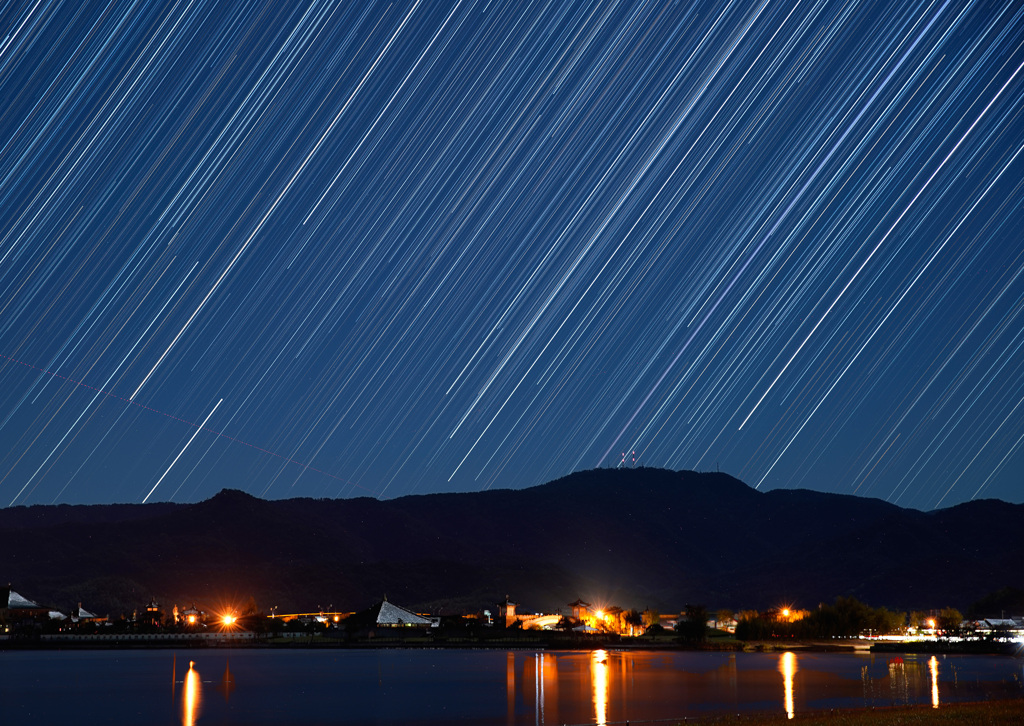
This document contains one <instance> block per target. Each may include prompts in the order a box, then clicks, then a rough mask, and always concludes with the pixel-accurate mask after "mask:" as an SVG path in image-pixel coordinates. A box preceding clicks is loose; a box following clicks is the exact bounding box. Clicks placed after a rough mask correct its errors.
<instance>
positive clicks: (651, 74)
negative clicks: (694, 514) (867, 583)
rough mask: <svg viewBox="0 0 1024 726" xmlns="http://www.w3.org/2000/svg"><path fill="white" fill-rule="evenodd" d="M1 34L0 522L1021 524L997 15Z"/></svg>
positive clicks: (165, 23) (868, 12) (1003, 34)
mask: <svg viewBox="0 0 1024 726" xmlns="http://www.w3.org/2000/svg"><path fill="white" fill-rule="evenodd" d="M0 25H2V29H0V30H2V32H0V39H2V40H0V97H2V98H3V105H2V108H0V221H2V225H0V382H2V386H0V505H2V506H8V505H18V504H36V503H54V502H56V503H62V502H66V503H79V502H85V503H92V502H141V501H161V500H173V501H177V502H187V501H196V500H200V499H205V498H207V497H209V496H212V495H213V494H214V493H216V492H217V491H219V490H220V489H222V488H225V487H232V488H238V489H243V490H245V491H248V492H250V493H252V494H254V495H256V496H260V497H264V498H285V497H295V496H311V497H339V496H340V497H349V496H373V497H381V498H392V497H397V496H402V495H406V494H410V493H429V492H440V491H479V490H482V489H490V488H509V487H512V488H518V487H525V486H532V485H536V484H540V483H543V482H546V481H549V480H551V479H554V478H558V477H560V476H563V475H565V474H568V473H570V472H573V471H575V470H579V469H588V468H593V467H599V466H600V467H610V466H617V465H620V464H622V463H623V462H624V463H625V465H627V466H633V465H634V459H635V461H636V465H637V466H639V465H644V466H657V467H667V468H673V469H695V470H715V469H720V470H721V471H725V472H729V473H731V474H733V475H735V476H737V477H739V478H740V479H742V480H744V481H746V482H747V483H748V484H750V485H751V486H757V487H758V488H759V489H761V490H770V489H776V488H792V487H801V488H811V489H816V490H821V491H829V492H837V493H844V494H857V495H862V496H870V497H878V498H883V499H886V500H889V501H891V502H894V503H897V504H899V505H901V506H909V507H916V508H920V509H930V508H933V507H936V506H943V507H945V506H950V505H953V504H956V503H958V502H962V501H965V500H970V499H974V498H984V497H996V498H1001V499H1005V500H1008V501H1014V502H1020V501H1022V499H1024V497H1022V483H1024V481H1022V477H1024V450H1022V442H1024V349H1022V346H1024V315H1022V312H1024V310H1022V309H1024V274H1022V273H1024V233H1022V230H1021V226H1022V219H1024V216H1022V210H1021V204H1022V201H1024V194H1022V184H1024V181H1022V180H1024V153H1022V151H1024V117H1022V114H1024V6H1022V5H1021V4H1019V3H1013V2H960V1H955V0H948V1H943V0H936V2H895V3H880V2H879V3H875V2H858V1H856V0H852V1H850V2H807V1H805V2H799V3H794V2H791V1H790V0H787V1H786V2H757V3H735V2H708V3H693V4H691V3H667V2H666V3H662V2H609V3H603V4H590V3H565V2H516V3H498V2H472V1H466V2H449V1H438V2H433V1H431V2H427V1H425V0H424V1H419V2H404V1H399V2H380V3H378V2H330V1H328V0H325V1H323V2H313V1H308V0H302V1H301V2H299V1H295V0H288V1H287V2H286V1H284V0H271V1H269V2H263V1H260V2H257V1H252V2H247V1H244V0H239V1H238V2H232V3H226V2H215V1H212V0H181V1H180V2H171V1H167V2H137V1H135V2H116V1H112V2H109V3H105V2H104V3H101V2H84V3H78V2H63V3H62V2H49V1H47V0H27V1H23V2H17V1H16V2H10V3H5V4H4V5H3V7H2V8H0ZM624 452H625V453H624ZM634 452H635V454H634Z"/></svg>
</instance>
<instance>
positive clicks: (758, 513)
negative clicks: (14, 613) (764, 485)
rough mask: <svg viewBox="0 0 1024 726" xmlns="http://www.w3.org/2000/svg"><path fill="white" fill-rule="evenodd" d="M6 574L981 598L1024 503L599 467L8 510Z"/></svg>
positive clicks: (745, 603)
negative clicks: (540, 480)
mask: <svg viewBox="0 0 1024 726" xmlns="http://www.w3.org/2000/svg"><path fill="white" fill-rule="evenodd" d="M0 542H2V543H3V550H4V552H5V553H6V554H5V557H4V558H3V561H2V562H0V579H3V580H4V581H5V582H10V583H12V585H13V586H14V587H15V589H16V590H18V592H21V593H23V594H25V595H26V596H28V597H31V598H32V599H34V600H36V601H45V602H46V603H47V604H50V605H54V606H58V607H60V606H65V607H67V604H68V603H77V602H79V601H81V602H83V603H85V606H86V607H90V606H91V607H90V609H93V610H97V609H98V610H102V611H104V612H112V613H115V612H119V611H120V612H124V611H129V612H130V611H131V610H132V609H133V608H139V607H141V606H142V605H144V604H145V603H147V602H149V600H150V599H151V598H156V599H157V600H158V601H159V602H160V603H161V604H162V605H163V606H164V607H165V608H166V609H170V607H171V605H172V604H173V603H177V604H178V605H184V604H187V603H190V602H192V601H196V602H199V603H204V604H206V605H207V606H208V607H210V608H216V607H218V606H220V607H224V606H228V605H231V604H235V603H243V602H246V601H247V600H248V598H249V597H254V598H255V600H256V601H257V603H258V605H259V607H260V608H261V609H263V610H264V611H267V610H269V609H270V608H272V607H276V609H277V612H281V613H284V612H296V611H308V610H314V609H327V608H332V609H335V610H359V609H362V608H365V607H366V606H367V605H368V604H369V603H372V602H374V601H376V600H379V599H380V597H381V595H382V594H384V593H386V594H387V596H388V598H389V599H390V600H392V601H394V602H397V603H401V604H403V605H407V606H412V607H418V608H421V609H429V610H432V611H435V612H460V611H467V610H468V611H475V610H479V609H483V608H486V607H491V606H493V604H494V603H496V602H498V601H499V600H504V597H505V595H506V594H509V595H510V596H511V597H512V599H513V600H515V601H517V602H519V603H521V604H522V606H523V607H524V608H525V609H528V610H536V611H553V610H557V609H559V608H562V607H563V606H564V605H565V604H566V603H569V602H571V601H573V600H575V599H576V598H578V597H582V598H583V599H584V600H587V601H589V602H594V603H608V604H617V605H620V606H622V607H624V608H633V607H635V608H639V609H643V608H645V607H651V608H657V609H660V610H661V611H662V612H678V611H680V610H681V609H682V608H683V607H684V605H685V604H686V603H701V604H705V605H707V606H709V607H712V608H719V607H728V608H735V609H739V608H758V609H759V608H766V607H771V606H775V605H779V604H787V605H794V606H796V607H803V608H813V607H816V606H817V605H818V603H820V602H831V601H832V600H834V598H836V597H837V596H841V595H852V596H855V597H857V598H859V599H860V600H862V601H864V602H866V603H868V604H870V605H873V606H882V605H884V606H887V607H890V608H898V609H930V608H940V607H945V606H954V607H960V608H966V607H967V606H968V605H969V604H970V603H972V602H974V601H976V600H978V599H979V598H981V597H982V596H984V595H986V594H988V593H990V592H994V591H996V590H999V589H1001V588H1005V587H1007V586H1013V585H1017V584H1019V581H1020V579H1019V578H1020V575H1019V573H1020V564H1019V563H1020V562H1021V558H1022V555H1024V505H1016V504H1008V503H1005V502H1001V501H995V500H985V501H976V502H970V503H967V504H961V505H958V506H955V507H950V508H947V509H941V510H935V511H931V512H921V511H917V510H912V509H903V508H900V507H898V506H895V505H893V504H889V503H886V502H884V501H881V500H877V499H867V498H863V497H855V496H845V495H837V494H824V493H820V492H814V491H808V490H775V491H770V492H759V491H756V490H754V489H752V488H751V487H749V486H747V485H746V484H744V483H743V482H741V481H739V480H738V479H735V478H733V477H731V476H729V475H727V474H721V473H697V472H690V471H678V472H676V471H669V470H664V469H652V468H636V469H596V470H590V471H582V472H577V473H575V474H571V475H569V476H566V477H563V478H561V479H558V480H556V481H553V482H550V483H548V484H544V485H541V486H536V487H531V488H528V489H522V490H500V491H484V492H476V493H464V494H429V495H420V496H406V497H401V498H398V499H393V500H387V501H378V500H376V499H369V498H358V499H286V500H276V501H266V500H262V499H258V498H256V497H253V496H250V495H249V494H246V493H244V492H241V491H232V490H225V491H222V492H220V493H219V494H217V495H216V496H214V497H213V498H211V499H209V500H206V501H203V502H199V503H196V504H168V503H157V504H145V505H81V506H69V505H60V506H30V507H13V508H8V509H4V510H0Z"/></svg>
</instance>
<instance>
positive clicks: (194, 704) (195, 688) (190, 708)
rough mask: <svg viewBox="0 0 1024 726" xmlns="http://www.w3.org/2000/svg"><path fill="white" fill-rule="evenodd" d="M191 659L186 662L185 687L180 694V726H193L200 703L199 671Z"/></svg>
mask: <svg viewBox="0 0 1024 726" xmlns="http://www.w3.org/2000/svg"><path fill="white" fill-rule="evenodd" d="M194 665H195V664H194V663H193V662H192V661H189V662H188V672H187V673H186V674H185V688H184V693H182V696H181V723H182V726H194V725H195V722H196V718H198V717H199V707H200V704H201V703H202V685H201V683H200V681H199V672H198V671H197V670H196V669H195V667H194Z"/></svg>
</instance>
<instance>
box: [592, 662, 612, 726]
mask: <svg viewBox="0 0 1024 726" xmlns="http://www.w3.org/2000/svg"><path fill="white" fill-rule="evenodd" d="M590 680H591V683H593V684H594V721H595V722H596V723H597V724H598V726H605V724H606V723H607V722H608V651H606V650H595V651H594V652H592V653H591V654H590Z"/></svg>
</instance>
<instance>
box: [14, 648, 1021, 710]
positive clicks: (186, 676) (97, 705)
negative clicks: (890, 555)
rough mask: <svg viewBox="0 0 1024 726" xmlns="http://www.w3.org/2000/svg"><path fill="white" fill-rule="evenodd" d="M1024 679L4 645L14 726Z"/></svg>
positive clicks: (954, 659) (997, 674) (683, 662)
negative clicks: (31, 648) (11, 648)
mask: <svg viewBox="0 0 1024 726" xmlns="http://www.w3.org/2000/svg"><path fill="white" fill-rule="evenodd" d="M190 661H191V662H192V666H191V668H190V666H189V663H190ZM1022 680H1024V659H1021V658H1013V657H1008V656H941V655H940V656H912V655H905V656H893V655H855V654H850V653H801V654H794V653H697V652H681V651H680V652H676V651H672V652H664V651H615V650H610V651H604V650H598V651H593V652H590V651H585V652H577V651H562V652H536V653H535V652H530V651H500V650H329V651H324V650H251V649H249V650H227V649H224V650H220V649H199V650H188V649H181V650H176V651H172V650H138V651H113V650H94V651H88V650H71V651H0V704H2V709H3V713H4V718H3V721H4V722H5V723H12V724H13V723H17V724H30V723H31V724H36V723H69V724H71V723H73V724H83V725H84V724H92V723H102V724H111V725H113V726H117V725H119V724H133V725H134V724H175V725H179V724H181V725H184V726H203V725H209V726H214V725H218V724H270V723H275V724H276V723H288V724H302V725H312V724H373V723H403V724H424V725H425V724H432V725H433V724H436V725H441V724H485V725H486V724H503V725H508V726H514V725H519V724H536V725H540V724H595V723H596V724H613V723H623V722H625V721H627V720H628V721H629V722H630V723H631V724H637V723H644V722H645V721H657V720H661V719H682V718H684V717H687V716H689V717H693V716H700V715H708V714H714V713H736V712H740V711H763V712H779V713H786V712H788V713H790V714H794V713H800V712H802V711H808V710H818V709H828V708H836V707H838V708H857V707H865V706H876V707H877V706H891V705H897V704H931V705H933V706H936V707H938V708H942V706H943V705H944V704H949V703H953V702H956V701H972V700H984V699H995V698H999V699H1006V698H1011V699H1021V704H1022V709H1024V688H1022Z"/></svg>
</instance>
